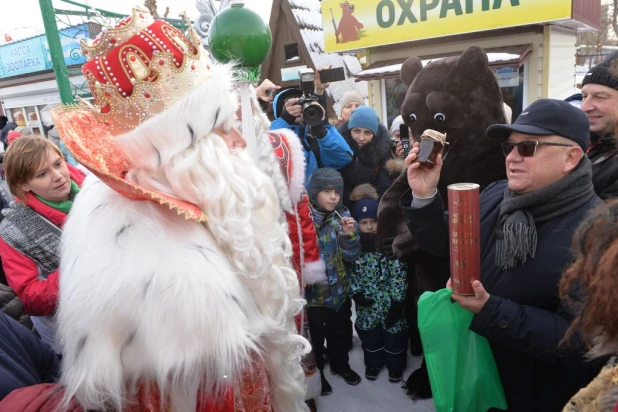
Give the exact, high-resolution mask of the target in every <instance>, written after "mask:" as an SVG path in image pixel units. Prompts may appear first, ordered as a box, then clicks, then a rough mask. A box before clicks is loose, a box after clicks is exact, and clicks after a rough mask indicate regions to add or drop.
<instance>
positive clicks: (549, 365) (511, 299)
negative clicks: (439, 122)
mask: <svg viewBox="0 0 618 412" xmlns="http://www.w3.org/2000/svg"><path fill="white" fill-rule="evenodd" d="M506 185H507V181H499V182H496V183H493V184H491V185H490V186H488V187H487V188H486V190H484V191H483V193H481V198H480V209H481V210H480V222H481V239H480V243H481V276H480V277H481V279H480V280H481V282H482V284H483V286H484V287H485V289H486V290H487V292H488V293H489V294H490V295H491V296H490V298H489V300H488V301H487V303H486V304H485V306H484V307H483V309H482V310H481V311H480V312H479V313H478V314H476V315H475V316H474V318H473V320H472V323H471V325H470V330H472V331H474V332H476V333H478V334H480V335H482V336H485V337H486V338H487V339H488V340H489V343H490V345H491V349H492V352H493V355H494V358H495V360H496V365H497V367H498V371H499V373H500V377H501V379H502V384H503V386H504V392H505V394H506V398H507V402H508V405H509V409H508V410H509V411H515V412H520V411H521V412H533V411H534V412H536V411H539V412H541V411H542V412H554V411H556V412H559V411H562V409H563V407H564V406H565V405H566V404H567V402H568V401H569V399H570V398H571V397H572V396H573V395H574V394H575V393H576V392H577V391H578V390H579V389H581V388H583V387H585V386H586V385H587V384H588V382H589V381H590V380H591V379H592V378H593V377H594V376H596V374H597V373H598V371H599V370H600V365H596V364H595V365H592V364H590V363H587V362H586V361H585V360H584V358H583V355H584V354H585V348H584V345H583V343H581V342H580V341H579V340H577V339H573V342H568V343H566V344H565V345H560V342H561V340H562V339H563V337H564V335H565V332H566V330H567V329H568V328H569V325H570V324H571V322H572V320H573V318H574V314H573V311H572V309H571V307H570V306H567V305H566V304H564V303H563V302H562V301H560V299H559V298H558V283H559V281H560V278H561V277H562V273H563V271H564V269H565V268H566V267H567V266H568V265H569V263H571V261H572V259H573V255H572V253H571V241H572V238H573V234H574V232H575V230H576V228H577V227H578V226H579V224H580V222H581V221H582V220H583V219H584V218H585V216H586V215H587V214H588V212H589V211H590V210H591V209H593V208H594V207H596V206H598V205H599V204H601V200H600V199H599V198H598V197H594V198H593V199H591V200H590V201H589V202H588V203H587V204H586V205H585V206H583V207H581V208H580V209H579V210H577V211H575V212H572V213H569V214H567V215H563V216H560V217H557V218H554V219H552V220H549V221H547V222H543V223H540V224H538V225H537V227H536V229H537V234H538V245H537V250H536V257H535V258H533V259H530V258H529V259H528V261H527V262H526V263H525V264H523V265H520V266H518V267H516V268H514V269H511V270H508V271H504V270H503V269H502V268H500V267H497V266H496V265H495V263H494V259H495V253H496V245H495V243H496V242H495V235H494V232H495V228H496V226H497V224H498V223H499V222H498V216H499V213H500V204H501V202H502V199H503V195H504V190H505V188H506ZM411 201H412V196H411V192H407V193H406V194H404V195H403V196H402V198H401V207H402V209H403V211H404V215H405V218H406V223H407V225H408V227H409V229H410V231H411V232H412V233H413V234H414V235H415V238H416V239H417V242H418V244H419V246H420V248H421V249H423V250H425V251H427V252H429V253H431V254H433V255H435V256H437V257H441V258H445V259H447V258H448V256H449V228H448V220H447V215H446V214H445V212H444V208H443V205H442V199H441V197H440V195H439V194H438V195H436V197H435V199H434V201H433V202H432V203H431V204H429V205H428V206H425V207H423V208H418V209H415V208H412V207H410V205H411ZM573 298H574V299H575V300H577V299H578V298H580V297H579V296H578V294H577V293H574V296H573Z"/></svg>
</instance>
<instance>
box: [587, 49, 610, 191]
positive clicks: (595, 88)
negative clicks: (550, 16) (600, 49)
mask: <svg viewBox="0 0 618 412" xmlns="http://www.w3.org/2000/svg"><path fill="white" fill-rule="evenodd" d="M617 65H618V52H615V53H612V54H610V55H609V56H607V58H605V60H603V61H602V62H601V63H599V64H598V65H596V66H595V67H593V68H592V69H590V71H589V72H588V73H587V74H586V76H585V77H584V80H583V81H582V103H581V108H582V110H583V111H584V112H585V113H586V115H587V116H588V119H589V120H590V144H591V145H590V148H589V149H588V157H589V158H590V161H591V162H592V183H593V184H594V189H595V191H596V193H597V194H598V195H599V197H601V199H604V200H605V199H611V198H614V197H618V138H617V137H616V127H617V124H618V67H616V66H617Z"/></svg>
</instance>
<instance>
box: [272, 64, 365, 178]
mask: <svg viewBox="0 0 618 412" xmlns="http://www.w3.org/2000/svg"><path fill="white" fill-rule="evenodd" d="M327 87H328V83H321V82H320V79H319V71H318V72H317V73H316V81H315V96H316V97H317V98H318V102H317V103H314V104H320V105H321V106H322V108H324V109H325V108H326V107H327V106H326V99H325V98H324V91H325V90H326V88H327ZM301 96H302V91H301V90H300V89H296V88H290V89H286V90H283V91H282V92H280V93H279V94H277V96H275V99H274V101H273V111H274V116H275V121H274V122H272V123H271V125H270V130H275V129H291V130H293V131H294V132H295V133H296V134H297V135H298V137H299V138H300V141H301V143H302V145H303V153H304V154H305V163H306V165H307V167H306V168H305V185H307V184H308V183H309V180H310V179H311V176H312V175H313V173H314V172H315V171H316V170H317V169H319V168H322V167H331V168H333V169H336V170H340V169H342V168H344V167H345V166H347V165H348V164H349V163H350V162H351V161H352V155H353V154H352V150H351V149H350V146H349V145H348V144H347V143H346V141H345V139H344V138H343V136H341V134H340V133H339V132H338V131H337V129H336V128H335V127H333V126H331V125H329V124H328V123H327V122H324V121H323V122H322V123H320V124H319V125H317V126H314V127H309V126H307V125H306V124H304V122H303V121H302V116H301V113H302V107H301V106H300V105H299V104H298V99H299V98H300V97H301ZM324 118H325V119H328V116H327V115H326V109H325V110H324Z"/></svg>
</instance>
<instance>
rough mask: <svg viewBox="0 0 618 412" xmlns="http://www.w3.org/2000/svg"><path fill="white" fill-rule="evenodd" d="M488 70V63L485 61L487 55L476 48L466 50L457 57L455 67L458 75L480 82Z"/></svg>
mask: <svg viewBox="0 0 618 412" xmlns="http://www.w3.org/2000/svg"><path fill="white" fill-rule="evenodd" d="M488 68H489V61H488V60H487V54H485V52H484V51H483V49H481V48H480V47H476V46H472V47H469V48H468V49H466V51H465V52H463V54H462V55H461V56H459V60H458V61H457V66H456V70H457V72H458V73H461V74H463V75H465V76H466V77H468V78H470V79H472V80H475V81H477V82H481V81H483V79H485V76H486V75H487V69H488Z"/></svg>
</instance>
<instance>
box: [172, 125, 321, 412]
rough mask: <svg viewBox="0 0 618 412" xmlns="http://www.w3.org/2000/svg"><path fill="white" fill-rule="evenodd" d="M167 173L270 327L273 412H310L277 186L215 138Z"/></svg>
mask: <svg viewBox="0 0 618 412" xmlns="http://www.w3.org/2000/svg"><path fill="white" fill-rule="evenodd" d="M170 163H171V164H170V167H169V169H168V172H167V178H168V179H169V182H170V186H171V188H172V189H173V192H174V193H183V194H185V196H187V197H186V199H187V200H190V201H191V202H192V203H195V204H197V205H199V206H200V208H201V209H202V210H203V211H204V213H205V214H206V215H207V216H208V217H209V223H208V224H207V227H208V229H209V231H210V232H211V233H212V234H213V237H214V238H215V240H216V241H217V243H218V244H219V246H220V247H221V248H222V249H223V250H224V251H225V253H226V255H227V257H228V259H229V261H230V263H231V264H232V266H233V267H234V268H235V269H236V271H237V273H238V275H239V276H240V277H241V278H242V281H243V283H244V284H245V285H246V286H247V287H248V289H249V290H250V291H251V293H252V294H253V297H254V301H255V303H256V305H257V307H258V311H259V313H260V314H261V315H263V316H264V318H265V319H267V322H268V324H269V327H268V328H267V329H268V331H269V332H268V333H267V334H265V335H264V336H262V341H261V345H262V348H263V355H264V359H265V361H266V365H267V370H268V372H269V378H270V383H271V397H272V401H273V408H274V410H276V411H297V410H303V409H304V408H305V405H304V403H303V402H302V400H303V399H304V388H303V383H302V382H303V380H304V374H303V371H302V367H301V366H300V355H301V354H303V353H305V352H307V351H308V350H309V344H308V342H307V341H306V340H305V339H304V338H302V337H301V336H299V335H298V334H297V333H296V327H295V323H294V316H295V315H296V314H298V313H299V312H300V311H301V310H302V308H303V304H304V301H303V300H302V299H301V296H300V287H299V284H298V279H297V276H296V273H295V272H294V270H293V269H292V267H291V264H290V258H291V255H292V250H291V244H290V240H289V237H288V236H287V226H286V224H285V222H282V221H281V219H280V217H281V216H282V213H281V209H280V207H279V198H278V196H277V193H276V191H275V188H274V186H273V184H272V181H271V180H270V178H269V177H267V176H266V175H265V174H264V173H263V172H262V171H261V170H259V169H258V168H257V167H256V166H255V165H254V164H253V161H252V160H251V158H250V156H249V155H248V154H247V153H246V151H244V150H239V151H236V152H234V153H232V156H230V155H229V149H228V147H227V146H226V144H225V142H224V141H223V139H222V138H221V137H219V136H218V135H217V134H214V133H213V134H210V135H209V136H207V137H206V138H205V139H200V140H198V141H197V142H196V144H195V147H194V148H193V149H192V150H187V151H185V152H183V153H180V154H179V155H177V156H175V157H174V158H173V159H172V161H171V162H170Z"/></svg>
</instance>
